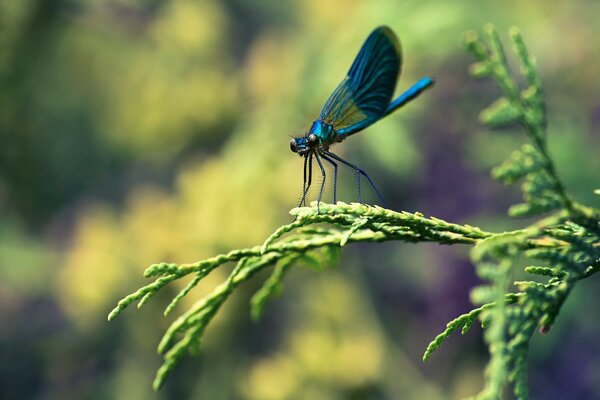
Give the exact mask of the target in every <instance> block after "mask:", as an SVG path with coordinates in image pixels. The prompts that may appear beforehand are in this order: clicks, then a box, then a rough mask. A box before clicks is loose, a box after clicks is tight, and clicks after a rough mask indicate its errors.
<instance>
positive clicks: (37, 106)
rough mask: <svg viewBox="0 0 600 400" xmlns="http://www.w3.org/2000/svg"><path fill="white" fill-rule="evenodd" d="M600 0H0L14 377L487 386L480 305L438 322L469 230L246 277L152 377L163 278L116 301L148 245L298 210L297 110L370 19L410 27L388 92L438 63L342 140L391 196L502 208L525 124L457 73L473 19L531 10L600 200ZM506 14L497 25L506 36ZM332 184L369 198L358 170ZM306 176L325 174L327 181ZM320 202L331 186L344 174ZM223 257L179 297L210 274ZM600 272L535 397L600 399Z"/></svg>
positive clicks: (273, 387)
mask: <svg viewBox="0 0 600 400" xmlns="http://www.w3.org/2000/svg"><path fill="white" fill-rule="evenodd" d="M599 16H600V3H598V2H597V1H593V0H589V1H584V0H578V1H573V0H562V1H558V0H545V1H542V0H539V1H527V2H524V1H518V0H507V1H503V2H499V1H478V2H473V1H453V2H449V1H442V0H433V1H415V0H406V1H386V2H382V1H359V0H333V1H324V0H307V1H288V2H282V1H277V0H268V1H243V0H224V1H218V0H201V1H200V0H198V1H164V0H163V1H161V0H152V1H139V0H112V1H106V2H87V1H80V0H0V398H2V399H29V398H34V399H107V398H115V399H148V398H165V399H166V398H177V399H185V398H202V399H256V400H270V399H455V398H460V397H463V396H467V395H472V394H474V393H476V392H477V391H478V390H479V389H480V388H481V386H482V368H483V366H484V365H485V362H486V359H487V356H486V350H485V347H484V345H483V344H482V338H481V331H480V329H477V328H474V329H473V330H472V331H471V332H470V333H469V334H468V335H466V336H464V337H461V336H460V335H457V336H453V337H452V338H451V339H450V340H449V341H448V343H447V344H446V346H445V347H443V348H442V349H441V350H440V351H439V352H438V353H436V354H435V355H434V356H433V357H432V359H431V360H430V361H429V362H428V363H427V364H423V363H422V361H421V356H422V353H423V351H424V349H425V347H426V345H427V343H428V342H429V341H430V340H431V339H432V338H433V337H434V336H435V335H436V334H437V333H438V332H440V331H441V330H442V329H443V328H444V327H445V323H446V322H447V321H448V320H449V319H451V318H452V317H454V316H455V315H457V314H460V313H462V312H465V311H467V310H469V307H470V305H469V297H468V296H469V290H470V288H471V287H473V286H474V285H477V283H478V280H477V278H476V277H475V276H474V273H473V268H472V266H471V265H470V263H469V261H468V248H466V247H460V246H452V247H447V246H446V247H443V246H436V245H410V244H400V243H388V244H377V245H375V244H372V245H353V246H350V247H348V248H346V250H345V251H344V252H343V255H342V258H341V261H340V263H339V266H337V267H336V268H332V269H327V270H325V271H322V272H315V271H312V270H304V269H295V270H293V271H292V272H291V273H290V275H289V276H288V278H287V280H286V286H285V291H284V294H283V296H282V297H281V298H279V299H277V300H275V301H273V302H270V303H269V304H268V305H267V309H266V315H265V316H264V318H263V319H262V320H261V321H260V322H259V323H257V324H254V323H251V322H250V320H249V316H248V305H247V301H248V298H249V296H250V295H251V293H252V291H253V290H256V288H257V287H258V285H259V282H258V281H257V282H254V283H252V284H250V285H248V286H247V287H244V288H243V289H241V290H240V291H239V292H238V293H236V294H235V295H234V296H233V298H232V299H231V300H230V301H229V303H228V304H226V306H225V307H224V309H223V310H222V311H221V312H220V314H219V315H218V316H217V318H216V319H215V321H213V323H212V324H211V325H210V327H209V329H208V332H207V335H206V338H205V340H204V347H203V351H202V353H201V355H200V356H199V357H187V358H186V359H185V361H184V362H183V363H182V364H181V365H180V366H179V367H178V368H177V369H176V370H175V372H174V373H173V375H172V376H171V377H170V379H169V380H168V381H167V384H166V385H165V387H164V389H163V390H162V391H161V392H159V393H153V392H152V390H151V380H152V378H153V375H154V373H155V370H156V369H157V367H158V366H159V365H160V362H161V359H160V357H159V356H157V355H156V353H155V347H156V344H157V343H158V340H159V338H160V336H161V333H162V332H163V331H164V329H165V328H166V326H167V325H168V323H169V321H170V320H171V319H165V318H163V317H162V314H161V313H162V307H164V306H165V305H166V302H167V301H168V299H169V296H171V295H173V293H175V288H170V289H166V290H164V293H161V295H159V296H158V297H157V298H156V299H154V300H153V301H151V302H150V303H149V304H148V305H147V306H146V307H145V308H144V309H142V310H141V311H134V310H133V309H131V310H128V311H127V312H126V313H125V314H124V315H122V316H121V317H120V318H118V319H117V320H116V321H114V322H111V323H108V322H107V321H106V316H107V313H108V311H109V310H110V309H111V308H112V307H113V306H114V304H115V302H116V301H117V300H118V299H119V298H121V297H122V296H123V295H124V294H126V293H128V292H130V291H132V290H134V289H135V288H137V287H139V286H141V285H142V284H144V283H145V282H146V281H145V280H144V278H143V277H142V271H143V270H144V268H145V267H146V266H148V265H149V264H151V263H154V262H159V261H170V262H190V261H195V260H198V259H201V258H205V257H209V256H211V255H214V254H216V253H218V252H222V251H226V250H229V249H232V248H239V247H244V246H249V245H255V244H258V243H261V242H262V240H263V239H264V238H265V237H266V236H267V235H268V234H269V233H270V232H271V231H272V230H273V229H274V228H276V227H277V226H279V225H281V224H283V223H287V222H289V220H290V217H289V215H288V214H287V211H288V210H289V209H290V208H291V207H292V206H294V205H295V204H296V203H297V201H298V199H299V196H300V193H301V187H302V171H301V170H302V161H301V159H299V158H298V157H297V156H295V155H294V154H292V153H291V152H290V150H289V145H288V143H289V136H290V135H292V134H298V133H302V132H304V130H305V129H307V128H308V127H309V125H310V123H311V122H312V120H313V119H314V118H315V117H316V116H317V115H318V111H319V110H320V107H321V105H322V104H323V102H324V100H325V99H326V98H327V95H328V94H329V93H330V92H331V91H332V90H333V88H334V87H335V86H336V85H337V83H338V82H339V81H340V80H341V79H342V77H343V76H344V74H345V73H346V71H347V69H348V68H349V66H350V64H351V62H352V60H353V57H354V56H355V54H356V53H357V51H358V49H359V47H360V45H361V44H362V42H363V40H364V39H365V38H366V36H367V35H368V33H369V32H370V31H371V30H372V29H373V28H374V27H376V26H378V25H382V24H386V25H389V26H391V27H392V28H393V29H394V30H395V31H396V33H397V34H398V35H399V37H400V39H401V41H402V44H403V49H404V67H403V74H402V78H401V79H400V82H399V89H398V90H399V91H400V90H402V89H406V88H407V87H408V86H409V85H410V84H412V83H413V82H414V81H415V80H416V79H418V78H419V77H421V76H424V75H430V76H434V77H436V79H437V84H436V86H435V87H434V88H433V89H432V90H430V91H428V92H427V93H425V94H424V95H423V96H422V97H420V98H419V99H418V100H417V101H415V102H414V103H412V104H410V105H409V106H407V107H406V108H405V109H403V110H401V111H400V112H398V113H395V114H393V115H392V116H390V117H388V118H386V119H385V120H384V121H382V122H380V123H378V124H376V125H375V126H373V127H371V128H369V129H368V131H366V132H364V133H361V134H360V135H357V136H356V137H353V138H352V139H351V140H348V141H346V142H344V143H343V144H341V145H337V146H336V147H335V148H334V150H335V151H336V152H337V153H338V154H340V155H342V156H344V157H346V158H347V159H349V160H352V161H353V162H355V163H357V164H359V165H360V166H362V167H363V168H364V169H366V170H367V171H368V172H369V173H370V175H371V176H372V177H373V178H374V179H375V181H376V183H377V184H378V187H379V188H380V190H381V191H382V192H383V195H384V197H385V198H386V200H387V202H388V203H389V206H390V207H391V208H394V209H402V210H408V211H421V212H424V213H426V214H428V215H435V216H437V217H440V218H445V219H450V220H453V221H457V222H464V223H470V224H480V225H481V226H482V227H483V228H485V229H489V230H493V229H508V228H515V227H518V226H522V225H523V224H525V223H526V222H527V221H515V220H510V219H508V218H507V217H506V216H505V210H506V209H507V207H508V206H509V205H510V204H512V203H514V202H516V201H517V200H518V199H519V192H518V188H516V187H511V188H504V187H502V186H500V185H499V184H497V183H494V182H492V181H490V180H489V178H488V173H489V169H490V167H491V166H493V165H494V164H496V163H498V162H500V161H501V160H503V158H504V157H505V156H506V155H507V154H508V153H509V152H510V151H511V150H513V149H515V148H517V146H519V144H520V143H521V142H522V141H523V140H524V137H523V135H522V134H521V132H519V130H518V129H515V131H514V132H507V131H503V132H494V133H490V132H488V131H486V130H485V129H483V128H481V127H480V125H479V124H478V122H477V115H478V112H479V111H480V110H481V109H482V108H483V107H484V106H485V105H486V104H488V103H489V102H491V101H492V100H494V99H495V98H496V97H497V96H498V91H497V89H496V88H495V87H494V86H493V85H492V84H490V83H489V82H488V83H481V82H474V81H473V80H472V79H471V78H469V76H468V74H467V66H468V64H469V62H470V61H471V60H470V58H469V56H468V55H467V54H466V52H465V51H464V50H463V49H462V48H461V46H460V42H459V39H460V37H461V34H462V33H463V32H464V31H466V30H468V29H478V28H480V27H481V26H482V25H483V24H484V23H485V22H492V23H494V24H496V25H497V26H498V28H499V29H500V30H501V32H506V28H507V27H509V26H511V25H517V26H519V27H520V28H521V30H522V32H523V34H524V36H525V39H526V41H527V43H528V45H529V47H530V50H531V52H532V53H533V54H535V55H536V57H537V60H538V65H539V69H540V74H541V77H542V81H543V83H544V86H545V93H546V97H547V102H548V110H549V119H550V146H551V151H552V154H553V155H554V156H555V158H556V162H557V166H558V169H559V171H560V174H561V176H562V177H563V178H564V180H565V183H566V186H567V187H568V189H569V190H570V191H571V192H572V193H573V194H574V196H575V197H576V198H577V199H578V200H580V201H582V202H588V203H590V204H592V205H595V206H598V205H599V201H598V197H596V199H594V198H593V195H592V189H594V188H597V187H600V184H599V182H598V181H599V179H598V172H599V171H600V157H598V154H600V137H599V135H598V133H597V132H598V130H599V129H600V90H599V89H600V79H599V77H598V71H600V45H599V44H598V40H597V38H598V35H599V34H600V25H598V18H599ZM504 37H505V38H506V35H504ZM339 186H340V194H341V198H342V199H343V200H346V201H353V200H354V199H355V192H354V190H355V187H354V180H353V178H352V175H351V174H349V173H346V174H345V175H342V177H341V181H340V182H339ZM313 193H314V192H313ZM327 195H328V197H327V198H326V200H328V201H330V196H331V193H328V194H327ZM225 273H226V271H221V272H215V273H214V275H211V276H209V277H208V278H207V281H206V282H205V283H204V285H201V286H200V287H199V288H198V289H197V290H196V292H192V295H191V296H189V298H188V299H187V303H186V302H185V301H184V302H183V304H182V305H181V306H180V307H181V309H183V307H185V306H186V305H189V304H191V302H193V301H194V299H197V298H198V296H200V295H201V294H202V293H206V291H207V290H208V289H209V288H210V287H212V286H214V285H216V284H217V283H218V282H220V280H222V279H223V277H224V276H225ZM598 290H600V285H599V284H598V283H597V282H585V283H582V284H581V287H580V288H578V290H577V291H576V292H575V293H574V294H573V296H572V297H571V298H570V299H569V301H568V302H567V304H566V305H565V308H564V310H563V312H562V314H561V317H560V318H559V320H558V322H557V324H556V326H555V327H554V328H553V330H552V332H551V333H550V334H549V335H547V336H540V335H536V336H535V337H534V339H533V342H532V349H531V361H530V371H531V376H530V380H531V389H532V392H533V394H534V398H539V399H567V398H569V399H593V398H600V383H599V382H600V341H598V335H599V334H600V319H599V318H597V317H596V316H595V315H594V313H595V310H597V309H598V307H599V306H600V300H599V299H598V296H597V294H596V293H597V291H598Z"/></svg>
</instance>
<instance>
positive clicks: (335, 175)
mask: <svg viewBox="0 0 600 400" xmlns="http://www.w3.org/2000/svg"><path fill="white" fill-rule="evenodd" d="M321 158H323V160H325V161H327V162H328V163H330V164H331V165H333V204H335V203H337V175H338V165H337V163H336V162H335V161H333V160H332V159H331V158H329V157H327V156H326V155H325V154H322V153H321Z"/></svg>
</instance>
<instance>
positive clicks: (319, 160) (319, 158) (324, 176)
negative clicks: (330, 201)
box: [314, 153, 327, 213]
mask: <svg viewBox="0 0 600 400" xmlns="http://www.w3.org/2000/svg"><path fill="white" fill-rule="evenodd" d="M314 155H315V158H316V159H317V162H318V163H319V168H321V176H323V181H322V182H321V189H320V190H319V199H318V200H317V213H320V210H321V198H322V197H323V188H324V187H325V178H326V177H327V174H326V173H325V168H324V167H323V163H322V162H321V157H319V153H314Z"/></svg>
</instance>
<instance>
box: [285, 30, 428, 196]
mask: <svg viewBox="0 0 600 400" xmlns="http://www.w3.org/2000/svg"><path fill="white" fill-rule="evenodd" d="M401 64H402V52H401V48H400V43H399V42H398V38H397V37H396V35H395V34H394V32H393V31H392V30H391V29H390V28H389V27H387V26H381V27H378V28H376V29H375V30H374V31H373V32H371V34H370V35H369V37H368V38H367V40H366V41H365V43H364V44H363V45H362V47H361V49H360V51H359V52H358V55H357V56H356V58H355V59H354V62H353V63H352V66H351V67H350V70H349V71H348V74H347V75H346V77H345V78H344V80H342V82H341V83H340V84H339V85H338V86H337V88H336V89H335V90H334V91H333V93H332V94H331V95H330V96H329V98H328V99H327V101H326V102H325V105H324V106H323V109H322V110H321V114H320V115H319V118H318V119H317V120H315V121H314V122H313V124H312V126H311V127H310V129H309V130H308V131H307V132H306V133H305V134H304V136H300V137H295V138H293V139H292V141H291V142H290V149H291V150H292V151H293V152H294V153H297V154H298V155H300V156H301V157H304V182H303V187H302V198H301V200H300V204H299V205H298V206H299V207H300V206H303V205H306V197H307V194H308V191H309V189H310V186H311V182H312V161H313V158H314V159H316V160H317V164H318V165H319V169H320V170H321V175H322V178H323V180H322V182H321V188H320V190H319V198H318V202H317V204H320V203H321V198H322V197H323V188H324V186H325V179H326V173H325V168H324V167H323V162H322V161H321V160H322V159H323V160H325V161H327V162H328V163H329V164H331V165H332V166H333V171H334V173H333V202H334V203H335V202H336V200H337V199H336V187H337V172H338V162H339V163H342V164H343V165H345V166H347V167H350V168H352V169H353V170H354V172H355V173H356V179H357V189H358V202H359V203H362V196H361V190H360V180H361V175H362V176H364V177H365V178H366V179H367V181H368V182H369V185H370V186H371V188H372V189H373V191H374V192H375V194H376V195H377V197H378V199H379V201H380V202H381V204H382V205H384V206H385V201H384V200H383V198H382V196H381V194H380V193H379V191H378V190H377V188H376V187H375V184H374V183H373V180H372V179H371V178H370V177H369V175H367V173H366V172H365V171H363V170H362V169H361V168H359V167H357V166H356V165H354V164H352V163H350V162H348V161H346V160H344V159H343V158H341V157H339V156H337V155H335V154H334V153H332V152H330V151H329V147H330V146H331V145H333V144H334V143H337V142H341V141H343V140H344V139H346V137H348V136H351V135H353V134H355V133H357V132H360V131H362V130H363V129H365V128H366V127H368V126H369V125H371V124H373V123H375V122H377V121H379V120H380V119H382V118H384V117H385V116H387V115H388V114H390V113H392V112H394V111H396V110H397V109H399V108H400V107H402V106H403V105H405V104H406V103H408V102H409V101H411V100H413V99H414V98H416V97H417V96H419V95H420V94H421V93H422V92H423V91H424V90H425V89H427V88H429V87H430V86H431V85H433V83H434V81H433V79H432V78H429V77H425V78H421V79H420V80H419V81H417V83H415V84H414V85H413V86H411V87H410V88H409V89H408V90H407V91H405V92H404V93H402V94H401V95H400V96H399V97H398V98H396V99H395V100H393V101H392V96H393V95H394V91H395V89H396V81H397V79H398V75H399V74H400V67H401Z"/></svg>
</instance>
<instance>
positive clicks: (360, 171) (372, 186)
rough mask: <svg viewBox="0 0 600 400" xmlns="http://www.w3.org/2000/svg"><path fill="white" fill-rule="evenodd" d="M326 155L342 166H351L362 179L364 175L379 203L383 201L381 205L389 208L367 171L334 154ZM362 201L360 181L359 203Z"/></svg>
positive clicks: (328, 153) (326, 153)
mask: <svg viewBox="0 0 600 400" xmlns="http://www.w3.org/2000/svg"><path fill="white" fill-rule="evenodd" d="M324 153H325V155H327V156H329V157H331V158H333V159H334V160H337V161H339V162H341V163H342V164H345V165H347V166H349V167H350V168H352V169H353V170H355V171H356V173H357V175H359V177H360V175H362V176H364V177H365V178H367V181H369V184H370V185H371V188H372V189H373V191H374V192H375V194H376V195H377V197H378V198H379V201H381V205H382V206H384V207H387V206H386V204H385V200H383V197H382V196H381V193H379V190H377V188H376V187H375V184H374V183H373V180H372V179H371V178H370V177H369V175H367V173H366V172H365V171H363V170H362V169H360V168H359V167H357V166H356V165H354V164H352V163H350V162H348V161H346V160H344V159H343V158H341V157H339V156H337V155H335V154H333V153H330V152H328V151H325V152H324ZM360 200H361V199H360V180H359V201H360Z"/></svg>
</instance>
